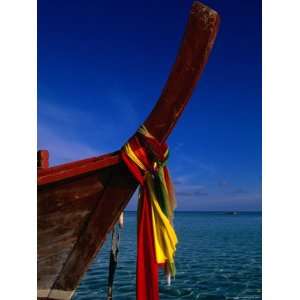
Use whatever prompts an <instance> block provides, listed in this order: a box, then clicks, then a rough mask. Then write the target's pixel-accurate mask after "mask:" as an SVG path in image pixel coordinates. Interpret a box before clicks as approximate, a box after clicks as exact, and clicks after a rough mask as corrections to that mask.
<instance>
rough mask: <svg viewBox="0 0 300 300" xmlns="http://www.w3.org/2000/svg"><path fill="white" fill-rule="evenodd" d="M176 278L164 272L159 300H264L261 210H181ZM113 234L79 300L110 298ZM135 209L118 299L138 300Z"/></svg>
mask: <svg viewBox="0 0 300 300" xmlns="http://www.w3.org/2000/svg"><path fill="white" fill-rule="evenodd" d="M174 225H175V228H176V231H177V235H178V239H179V244H178V248H177V252H176V269H177V273H176V278H175V280H173V281H172V284H171V286H168V285H167V282H166V280H165V278H164V275H163V272H162V271H160V299H161V300H167V299H178V300H181V299H200V300H222V299H261V211H230V210H226V211H178V210H176V212H175V221H174ZM110 246H111V236H110V235H108V236H107V240H106V242H105V243H104V245H103V247H102V249H101V250H100V252H99V253H98V255H97V256H96V258H95V260H94V261H93V263H92V264H91V266H90V268H89V270H88V272H87V273H86V274H85V275H84V278H83V279H82V281H81V283H80V285H79V287H78V288H77V290H76V293H75V295H74V298H73V299H74V300H96V299H106V297H107V296H106V292H107V291H106V290H107V277H108V262H109V252H110ZM135 266H136V211H132V210H131V211H125V227H124V229H123V230H121V240H120V253H119V261H118V266H117V270H116V274H115V281H114V286H113V299H117V300H119V299H120V300H122V299H128V300H131V299H132V300H133V299H136V298H135Z"/></svg>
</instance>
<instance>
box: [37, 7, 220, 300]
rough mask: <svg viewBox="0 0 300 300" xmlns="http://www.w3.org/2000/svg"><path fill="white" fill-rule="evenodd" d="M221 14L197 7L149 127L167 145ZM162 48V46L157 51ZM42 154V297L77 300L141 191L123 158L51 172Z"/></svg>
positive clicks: (83, 162) (102, 159)
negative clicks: (102, 250) (83, 281)
mask: <svg viewBox="0 0 300 300" xmlns="http://www.w3.org/2000/svg"><path fill="white" fill-rule="evenodd" d="M218 25H219V16H218V14H217V13H216V12H215V11H214V10H212V9H210V8H209V7H207V6H205V5H203V4H201V3H199V2H195V3H194V4H193V6H192V9H191V13H190V17H189V20H188V24H187V27H186V31H185V34H184V37H183V40H182V44H181V48H180V50H179V53H178V56H177V59H176V61H175V64H174V66H173V68H172V70H171V73H170V75H169V78H168V80H167V83H166V85H165V87H164V89H163V91H162V94H161V96H160V98H159V100H158V102H157V103H156V105H155V107H154V109H153V110H152V112H151V113H150V115H149V116H148V118H147V119H146V121H145V122H144V125H145V126H146V128H147V129H148V131H149V132H150V133H151V134H152V135H153V136H154V137H155V138H156V139H157V140H159V141H161V142H163V141H165V140H166V139H167V137H168V136H169V134H170V133H171V131H172V129H173V127H174V126H175V124H176V121H177V120H178V118H179V116H180V115H181V113H182V111H183V109H184V107H185V106H186V104H187V102H188V100H189V99H190V97H191V95H192V92H193V90H194V87H195V85H196V83H197V80H198V79H199V77H200V75H201V73H202V71H203V69H204V66H205V64H206V62H207V60H208V56H209V54H210V51H211V49H212V47H213V44H214V40H215V37H216V33H217V30H218ZM157 46H158V47H159V45H157ZM48 156H49V154H48V152H47V151H46V150H41V151H39V152H38V182H37V185H38V187H37V198H38V203H37V209H38V228H37V230H38V263H37V264H38V265H37V273H38V299H40V300H42V299H43V300H46V299H48V300H50V299H53V300H54V299H64V300H68V299H71V298H72V296H73V293H74V291H75V289H76V287H77V285H78V284H79V282H80V279H81V278H82V276H83V274H84V273H85V272H86V270H87V269H88V267H89V265H90V263H91V261H92V260H93V258H94V257H95V255H96V254H97V252H98V251H99V249H100V248H101V246H102V245H103V243H104V241H105V239H106V236H107V234H108V233H109V232H110V231H111V229H112V228H113V226H114V224H115V223H116V222H117V220H118V218H119V216H120V214H121V212H122V211H123V210H124V208H125V207H126V205H127V203H128V201H129V200H130V198H131V196H132V195H133V193H134V191H135V190H136V188H137V185H138V184H137V182H136V181H135V179H134V178H133V176H132V175H131V173H130V172H129V171H128V169H127V167H126V166H125V164H124V163H123V161H122V159H121V157H120V152H119V151H116V152H112V153H109V154H106V155H102V156H98V157H92V158H88V159H84V160H80V161H75V162H71V163H67V164H63V165H59V166H54V167H48Z"/></svg>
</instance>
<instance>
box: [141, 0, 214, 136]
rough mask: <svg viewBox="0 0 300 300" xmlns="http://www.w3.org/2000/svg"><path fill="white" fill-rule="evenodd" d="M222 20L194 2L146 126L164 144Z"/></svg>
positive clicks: (187, 97) (204, 61) (202, 68)
mask: <svg viewBox="0 0 300 300" xmlns="http://www.w3.org/2000/svg"><path fill="white" fill-rule="evenodd" d="M219 23H220V17H219V15H218V14H217V12H215V11H214V10H212V9H211V8H209V7H208V6H205V5H203V4H202V3H200V2H194V3H193V6H192V9H191V13H190V17H189V20H188V24H187V27H186V30H185V34H184V37H183V40H182V43H181V48H180V49H179V52H178V56H177V58H176V61H175V64H174V66H173V68H172V70H171V73H170V75H169V78H168V80H167V82H166V85H165V87H164V89H163V91H162V94H161V96H160V98H159V100H158V101H157V103H156V105H155V107H154V109H153V111H152V112H151V113H150V115H149V117H148V118H147V119H146V121H145V123H144V125H145V126H146V127H147V128H148V130H149V131H150V132H151V134H152V135H153V136H155V137H156V138H157V139H158V140H159V141H165V140H166V138H167V137H168V136H169V134H170V132H171V130H172V129H173V127H174V126H175V124H176V121H177V120H178V119H179V117H180V115H181V113H182V111H183V109H184V108H185V106H186V104H187V102H188V100H189V99H190V97H191V95H192V92H193V90H194V88H195V86H196V83H197V81H198V79H199V77H200V75H201V73H202V72H203V70H204V67H205V65H206V62H207V60H208V56H209V54H210V51H211V49H212V47H213V44H214V41H215V38H216V35H217V31H218V28H219Z"/></svg>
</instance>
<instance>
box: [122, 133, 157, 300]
mask: <svg viewBox="0 0 300 300" xmlns="http://www.w3.org/2000/svg"><path fill="white" fill-rule="evenodd" d="M130 145H131V147H132V149H133V150H134V152H135V153H136V154H137V155H138V157H139V159H141V160H142V162H143V164H144V165H145V167H146V168H147V169H148V168H151V164H150V162H149V160H148V159H147V155H146V153H145V151H144V149H143V148H142V147H141V145H140V143H139V141H138V140H137V139H133V140H131V141H130ZM121 155H122V159H123V161H124V162H125V164H126V165H127V167H128V169H129V170H130V172H131V173H132V174H133V176H134V177H135V178H136V180H137V181H138V182H139V183H140V185H141V186H142V193H141V195H140V196H141V197H140V200H139V201H140V203H139V211H138V214H139V215H138V220H139V221H138V236H137V264H136V299H137V300H159V285H158V264H157V262H156V258H155V249H154V237H153V225H152V212H151V205H150V202H149V201H150V200H149V197H148V195H147V189H144V188H143V186H144V175H143V174H142V172H141V170H140V169H139V168H138V167H137V166H136V165H135V164H134V163H133V162H132V161H131V160H130V159H129V158H128V157H127V155H126V154H125V153H123V152H122V153H121Z"/></svg>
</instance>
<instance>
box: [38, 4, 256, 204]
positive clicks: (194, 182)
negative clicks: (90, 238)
mask: <svg viewBox="0 0 300 300" xmlns="http://www.w3.org/2000/svg"><path fill="white" fill-rule="evenodd" d="M205 3H206V4H208V5H209V6H211V7H213V8H214V9H215V10H217V11H218V12H219V13H220V15H221V27H220V32H219V35H218V37H217V40H216V44H215V47H214V49H213V52H212V54H211V56H210V59H209V62H208V65H207V66H206V69H205V72H204V74H203V76H202V78H201V80H200V81H199V84H198V86H197V89H196V90H195V92H194V94H193V96H192V99H191V101H190V103H189V105H188V106H187V108H186V110H185V111H184V114H183V115H182V117H181V119H180V120H179V122H178V124H177V126H176V128H175V129H174V131H173V133H172V135H171V137H170V138H169V140H168V143H169V146H170V150H171V156H170V161H169V167H170V171H171V174H172V176H173V179H174V183H175V189H176V192H177V202H178V210H260V209H261V17H260V16H261V3H260V1H250V0H248V1H237V0H235V1H234V0H226V1H225V0H223V1H220V0H219V1H206V2H205ZM191 4H192V1H168V0H164V1H148V2H145V1H126V2H125V1H83V0H81V1H78V0H77V1H74V0H73V1H67V0H64V1H53V0H51V1H46V0H41V1H39V2H38V147H39V149H42V148H43V149H48V150H49V151H50V161H51V164H58V163H63V162H69V161H72V160H76V159H82V158H86V157H89V156H94V155H101V154H104V153H106V152H111V151H114V150H116V149H119V148H120V147H121V146H122V144H123V143H124V142H126V140H127V139H128V138H129V137H130V136H131V135H132V134H133V133H134V132H135V130H136V129H137V128H138V126H139V125H140V124H141V123H142V122H143V120H144V119H145V117H146V116H147V115H148V113H149V112H150V111H151V109H152V107H153V105H154V103H155V102H156V100H157V98H158V97H159V95H160V92H161V89H162V88H163V85H164V83H165V81H166V79H167V76H168V74H169V71H170V68H171V66H172V64H173V62H174V59H175V56H176V53H177V50H178V47H179V44H180V41H181V38H182V34H183V31H184V28H185V24H186V21H187V16H188V13H189V9H190V7H191ZM135 205H136V200H135V199H134V200H133V201H131V203H130V204H129V206H128V208H129V209H134V208H135Z"/></svg>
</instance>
